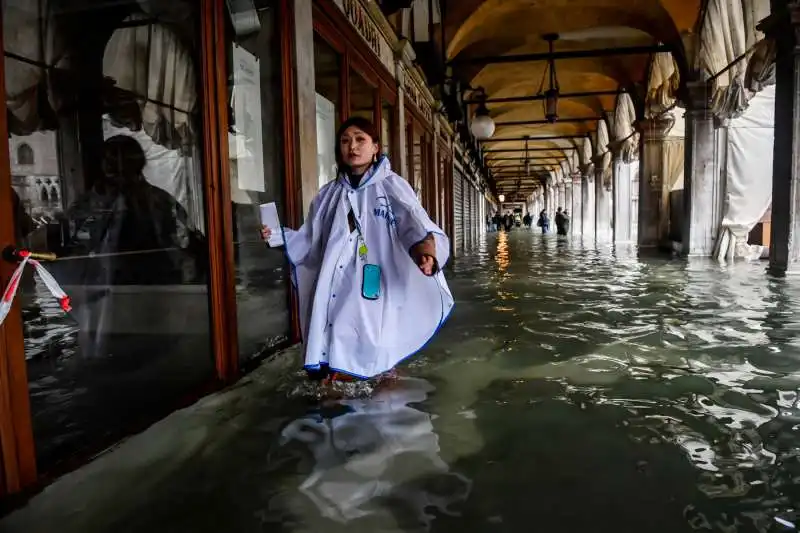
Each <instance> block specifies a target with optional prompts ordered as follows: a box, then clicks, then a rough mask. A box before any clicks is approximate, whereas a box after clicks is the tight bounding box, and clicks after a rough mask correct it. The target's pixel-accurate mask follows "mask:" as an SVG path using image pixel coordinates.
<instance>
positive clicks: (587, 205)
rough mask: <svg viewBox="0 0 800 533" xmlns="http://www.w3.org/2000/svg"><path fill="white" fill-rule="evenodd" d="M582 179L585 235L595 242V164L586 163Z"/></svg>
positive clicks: (582, 215) (582, 219)
mask: <svg viewBox="0 0 800 533" xmlns="http://www.w3.org/2000/svg"><path fill="white" fill-rule="evenodd" d="M582 174H583V178H582V180H581V188H582V190H581V192H582V193H583V201H582V205H581V207H582V208H583V211H582V213H581V221H582V222H583V237H584V238H585V239H588V240H589V241H590V242H594V240H595V239H596V235H595V211H596V209H595V198H594V197H595V194H594V165H592V164H591V163H590V164H588V165H585V167H584V169H583V173H582Z"/></svg>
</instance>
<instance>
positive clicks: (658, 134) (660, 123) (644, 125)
mask: <svg viewBox="0 0 800 533" xmlns="http://www.w3.org/2000/svg"><path fill="white" fill-rule="evenodd" d="M674 125H675V117H673V116H672V115H671V114H669V113H665V114H663V115H659V116H657V117H654V118H646V119H643V120H637V121H636V123H635V124H634V126H635V127H636V131H638V132H639V133H640V134H641V135H642V141H644V142H654V141H663V140H664V138H665V137H666V136H667V133H669V131H670V130H671V129H672V126H674Z"/></svg>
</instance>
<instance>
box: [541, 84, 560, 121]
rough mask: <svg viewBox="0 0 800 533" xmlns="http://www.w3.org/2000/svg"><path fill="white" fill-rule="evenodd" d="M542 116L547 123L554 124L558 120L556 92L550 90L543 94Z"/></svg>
mask: <svg viewBox="0 0 800 533" xmlns="http://www.w3.org/2000/svg"><path fill="white" fill-rule="evenodd" d="M544 97H545V101H544V105H545V108H544V116H545V118H546V119H547V121H548V122H555V121H557V120H558V91H557V90H556V89H550V90H548V91H546V92H545V93H544Z"/></svg>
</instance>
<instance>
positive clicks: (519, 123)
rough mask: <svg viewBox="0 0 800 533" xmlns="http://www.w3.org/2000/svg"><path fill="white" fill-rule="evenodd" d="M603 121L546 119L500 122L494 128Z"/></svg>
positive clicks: (582, 118)
mask: <svg viewBox="0 0 800 533" xmlns="http://www.w3.org/2000/svg"><path fill="white" fill-rule="evenodd" d="M600 120H603V117H572V118H559V119H558V120H557V121H555V122H550V121H549V120H547V119H541V120H505V121H503V120H501V121H500V122H495V123H494V125H495V126H537V125H539V124H567V123H576V122H597V121H600Z"/></svg>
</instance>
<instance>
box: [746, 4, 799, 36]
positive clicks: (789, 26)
mask: <svg viewBox="0 0 800 533" xmlns="http://www.w3.org/2000/svg"><path fill="white" fill-rule="evenodd" d="M756 29H757V30H759V31H761V32H764V35H766V37H767V39H772V40H778V39H785V38H787V37H793V38H794V42H795V43H800V2H796V1H795V2H790V3H788V4H787V5H785V6H782V7H780V8H778V9H777V10H776V11H774V12H772V13H771V14H770V15H769V16H768V17H766V18H765V19H763V20H761V21H760V22H759V23H758V24H756Z"/></svg>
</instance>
